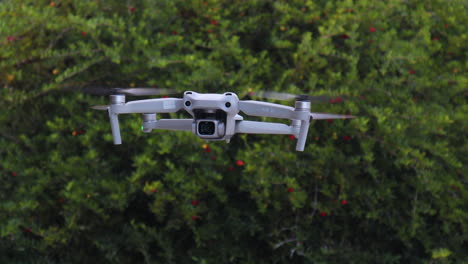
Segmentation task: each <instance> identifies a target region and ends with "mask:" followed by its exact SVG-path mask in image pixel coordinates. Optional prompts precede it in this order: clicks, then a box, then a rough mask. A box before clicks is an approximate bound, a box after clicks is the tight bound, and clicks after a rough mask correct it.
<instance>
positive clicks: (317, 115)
mask: <svg viewBox="0 0 468 264" xmlns="http://www.w3.org/2000/svg"><path fill="white" fill-rule="evenodd" d="M310 116H311V117H312V119H317V120H319V119H348V118H355V116H352V115H336V114H328V113H310Z"/></svg>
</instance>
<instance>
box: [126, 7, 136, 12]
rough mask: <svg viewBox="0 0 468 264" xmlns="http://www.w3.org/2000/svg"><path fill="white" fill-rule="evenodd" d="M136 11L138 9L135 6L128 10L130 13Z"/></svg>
mask: <svg viewBox="0 0 468 264" xmlns="http://www.w3.org/2000/svg"><path fill="white" fill-rule="evenodd" d="M135 9H136V8H135V7H134V6H131V7H129V8H128V10H129V11H130V12H134V11H135Z"/></svg>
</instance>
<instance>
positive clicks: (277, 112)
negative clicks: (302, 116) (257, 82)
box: [239, 100, 295, 119]
mask: <svg viewBox="0 0 468 264" xmlns="http://www.w3.org/2000/svg"><path fill="white" fill-rule="evenodd" d="M239 110H240V111H242V112H244V113H245V114H247V115H250V116H265V117H276V118H286V119H291V118H293V117H294V115H295V114H294V108H293V107H290V106H285V105H279V104H273V103H268V102H260V101H254V100H248V101H239Z"/></svg>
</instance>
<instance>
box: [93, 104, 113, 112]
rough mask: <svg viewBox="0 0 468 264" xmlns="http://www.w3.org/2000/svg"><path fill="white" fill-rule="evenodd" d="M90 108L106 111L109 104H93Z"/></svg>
mask: <svg viewBox="0 0 468 264" xmlns="http://www.w3.org/2000/svg"><path fill="white" fill-rule="evenodd" d="M91 108H92V109H94V110H101V111H107V109H109V106H108V105H93V106H91Z"/></svg>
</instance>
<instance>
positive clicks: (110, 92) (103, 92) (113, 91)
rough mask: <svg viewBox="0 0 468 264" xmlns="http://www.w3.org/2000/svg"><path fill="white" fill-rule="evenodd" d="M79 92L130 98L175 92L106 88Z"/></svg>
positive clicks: (154, 89)
mask: <svg viewBox="0 0 468 264" xmlns="http://www.w3.org/2000/svg"><path fill="white" fill-rule="evenodd" d="M79 91H81V92H83V93H87V94H94V95H116V94H123V95H130V96H148V95H162V94H166V95H167V94H175V93H177V91H176V90H173V89H166V88H106V87H83V88H80V89H79Z"/></svg>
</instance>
